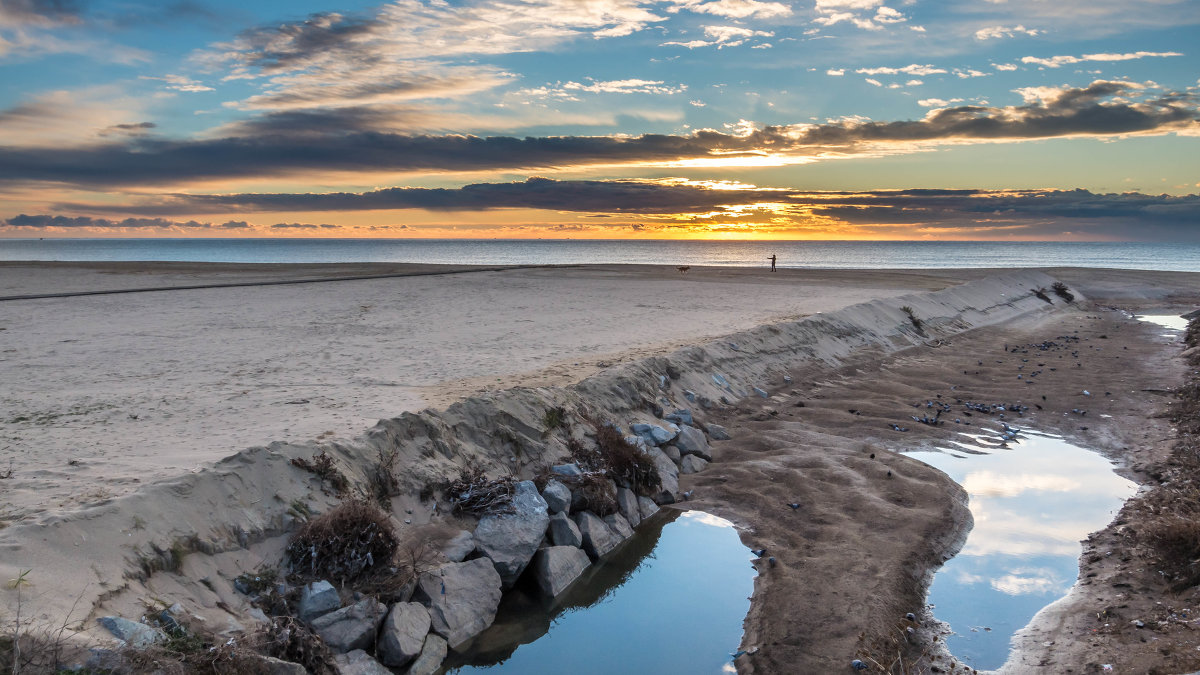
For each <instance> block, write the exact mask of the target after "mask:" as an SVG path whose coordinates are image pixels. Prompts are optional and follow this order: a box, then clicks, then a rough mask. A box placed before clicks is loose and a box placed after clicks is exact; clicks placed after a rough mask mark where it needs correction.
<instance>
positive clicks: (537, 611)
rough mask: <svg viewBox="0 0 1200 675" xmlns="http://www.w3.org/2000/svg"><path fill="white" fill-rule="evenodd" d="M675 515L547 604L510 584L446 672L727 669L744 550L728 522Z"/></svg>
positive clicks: (742, 584)
mask: <svg viewBox="0 0 1200 675" xmlns="http://www.w3.org/2000/svg"><path fill="white" fill-rule="evenodd" d="M677 513H678V512H671V511H669V512H663V513H660V514H659V515H658V516H656V517H655V518H654V519H652V520H651V522H649V523H645V524H643V525H642V526H641V527H639V528H638V530H637V533H636V534H635V535H634V536H633V537H632V538H631V539H630V540H629V541H628V542H626V543H625V544H624V545H623V546H622V547H621V548H620V549H619V550H617V551H615V552H614V553H612V554H610V556H609V557H608V558H606V559H605V560H604V562H603V564H600V565H592V567H591V568H589V570H588V571H587V572H585V573H584V576H583V577H581V578H580V579H579V581H577V582H576V583H575V584H574V585H573V586H572V587H571V588H570V589H569V590H568V591H567V592H566V593H565V594H563V595H562V596H560V597H559V599H558V602H556V603H554V604H549V603H547V602H545V601H544V600H542V599H541V598H539V597H538V596H537V592H536V590H532V589H525V588H523V586H522V585H521V584H518V588H516V589H514V590H513V591H511V592H509V593H506V594H505V597H504V600H502V601H501V604H500V611H499V613H498V614H497V615H496V621H495V623H494V624H492V627H491V628H489V629H488V630H486V631H484V632H483V633H482V634H481V635H480V636H479V637H477V638H476V639H475V640H474V641H472V643H471V644H470V645H469V647H468V651H467V652H466V653H463V654H455V653H453V652H452V653H451V654H450V656H449V658H448V659H447V660H446V671H445V672H448V673H474V672H486V673H488V674H489V675H495V674H499V673H522V674H530V675H533V674H536V673H553V674H555V675H558V674H560V673H572V674H573V675H583V674H587V673H620V672H625V673H649V672H660V673H697V674H703V673H723V672H734V668H733V659H732V654H733V653H734V652H735V651H737V649H738V645H739V644H740V643H741V639H742V621H743V619H744V618H745V616H746V612H747V611H749V609H750V595H751V594H752V593H753V592H754V575H755V572H754V570H753V568H751V567H750V561H751V560H753V556H752V555H751V553H750V551H749V549H747V548H746V547H745V546H743V545H742V543H741V541H740V540H739V539H738V534H737V531H736V530H735V529H734V528H733V525H732V523H730V522H728V521H726V520H723V519H721V518H717V517H716V516H712V515H709V514H707V513H703V512H700V511H686V512H683V513H678V515H676V514H677Z"/></svg>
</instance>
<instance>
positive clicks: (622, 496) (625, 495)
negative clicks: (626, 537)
mask: <svg viewBox="0 0 1200 675" xmlns="http://www.w3.org/2000/svg"><path fill="white" fill-rule="evenodd" d="M617 508H618V509H619V510H620V511H621V515H623V516H625V520H628V521H629V524H630V525H631V526H633V527H637V526H638V523H640V522H642V513H641V509H639V508H638V501H637V495H636V494H634V492H633V490H630V489H629V488H617Z"/></svg>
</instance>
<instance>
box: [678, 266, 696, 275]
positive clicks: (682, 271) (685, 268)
mask: <svg viewBox="0 0 1200 675" xmlns="http://www.w3.org/2000/svg"><path fill="white" fill-rule="evenodd" d="M675 269H677V270H679V273H680V274H687V273H688V270H690V269H692V266H691V265H680V266H679V267H676V268H675Z"/></svg>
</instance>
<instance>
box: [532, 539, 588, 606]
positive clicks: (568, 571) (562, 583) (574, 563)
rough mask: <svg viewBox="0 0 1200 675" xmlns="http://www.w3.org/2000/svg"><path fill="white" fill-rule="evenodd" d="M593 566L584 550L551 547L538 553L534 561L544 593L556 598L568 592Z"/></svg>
mask: <svg viewBox="0 0 1200 675" xmlns="http://www.w3.org/2000/svg"><path fill="white" fill-rule="evenodd" d="M591 564H592V561H591V560H589V559H588V554H586V553H584V552H583V549H578V548H575V547H574V546H551V547H550V548H544V549H542V550H540V551H538V554H537V558H535V559H534V561H533V571H534V575H535V576H536V578H537V584H538V588H540V589H542V593H544V594H545V595H547V596H548V597H551V598H555V597H558V596H559V594H561V593H562V592H563V591H565V590H567V587H568V586H570V585H571V584H572V583H574V582H575V580H576V579H578V578H579V575H581V574H583V571H584V570H586V569H587V567H588V565H591Z"/></svg>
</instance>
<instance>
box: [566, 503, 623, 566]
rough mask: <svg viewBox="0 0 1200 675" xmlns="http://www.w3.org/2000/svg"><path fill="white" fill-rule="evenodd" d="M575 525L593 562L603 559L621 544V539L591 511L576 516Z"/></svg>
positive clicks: (584, 548)
mask: <svg viewBox="0 0 1200 675" xmlns="http://www.w3.org/2000/svg"><path fill="white" fill-rule="evenodd" d="M575 524H576V525H578V526H579V532H580V534H582V535H583V550H584V551H587V554H588V555H589V556H591V558H592V560H598V559H599V558H602V557H603V556H604V555H605V554H607V553H608V552H609V551H612V550H613V549H614V548H616V547H617V546H619V545H620V544H621V541H622V540H621V537H619V536H618V535H617V534H616V533H615V532H613V530H612V528H610V527H609V526H608V524H607V523H605V522H604V521H603V520H601V519H600V518H599V517H598V516H597V515H596V514H594V513H592V512H591V511H581V512H579V513H577V514H575Z"/></svg>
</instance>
